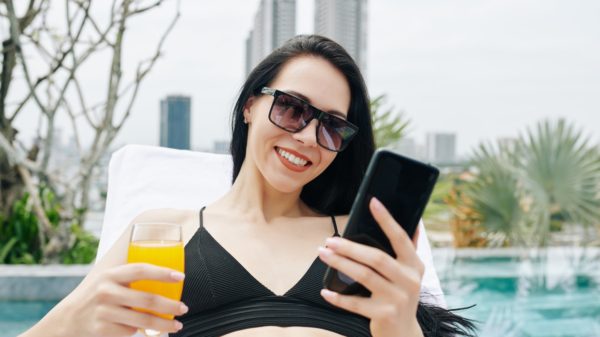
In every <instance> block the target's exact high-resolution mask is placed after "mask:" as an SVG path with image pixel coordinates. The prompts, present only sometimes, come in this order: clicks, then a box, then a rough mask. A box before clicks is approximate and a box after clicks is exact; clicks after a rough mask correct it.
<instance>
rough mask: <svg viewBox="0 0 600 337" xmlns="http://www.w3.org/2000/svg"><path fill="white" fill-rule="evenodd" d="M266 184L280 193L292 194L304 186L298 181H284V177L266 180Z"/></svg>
mask: <svg viewBox="0 0 600 337" xmlns="http://www.w3.org/2000/svg"><path fill="white" fill-rule="evenodd" d="M267 182H268V183H269V184H270V185H271V187H273V188H274V189H276V190H277V191H279V192H282V193H293V192H296V191H298V190H302V188H303V187H304V185H305V184H303V183H302V182H299V181H290V180H289V178H288V179H285V177H281V178H275V179H267ZM307 183H308V182H307Z"/></svg>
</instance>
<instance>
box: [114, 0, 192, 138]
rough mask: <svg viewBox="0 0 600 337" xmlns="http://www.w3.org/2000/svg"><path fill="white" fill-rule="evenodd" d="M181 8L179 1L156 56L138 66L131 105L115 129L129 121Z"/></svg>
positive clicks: (179, 14)
mask: <svg viewBox="0 0 600 337" xmlns="http://www.w3.org/2000/svg"><path fill="white" fill-rule="evenodd" d="M160 2H161V1H158V3H157V4H156V5H160ZM180 6H181V2H180V1H177V10H176V13H175V16H174V17H173V20H171V23H170V24H169V26H168V27H167V29H166V30H165V31H164V33H163V35H162V36H161V38H160V41H159V43H158V46H157V48H156V52H155V53H154V56H152V57H151V58H150V59H148V60H146V61H143V62H140V63H139V64H138V67H137V71H136V77H135V81H134V83H135V85H134V90H133V94H132V95H131V99H130V100H129V104H128V105H127V108H126V109H125V113H124V115H123V118H121V121H119V122H118V123H117V124H116V125H115V129H117V130H119V129H121V127H122V126H123V124H124V123H125V121H126V120H127V117H129V114H130V113H131V108H132V107H133V103H134V102H135V99H136V97H137V93H138V90H139V87H140V84H141V82H142V80H143V79H144V77H146V75H147V74H148V73H149V72H150V70H152V68H153V67H154V64H155V63H156V60H158V58H159V57H160V55H161V51H162V47H163V44H164V42H165V40H166V39H167V36H168V35H169V33H170V32H171V30H173V27H175V23H177V20H179V17H180V16H181V12H180ZM144 63H147V64H148V66H147V67H146V68H145V69H142V67H143V65H144Z"/></svg>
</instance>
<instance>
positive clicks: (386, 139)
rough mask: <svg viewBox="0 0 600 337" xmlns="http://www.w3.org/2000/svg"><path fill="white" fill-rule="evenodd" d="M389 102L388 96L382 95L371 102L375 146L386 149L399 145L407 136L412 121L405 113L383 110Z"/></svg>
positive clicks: (390, 109) (388, 109) (391, 109)
mask: <svg viewBox="0 0 600 337" xmlns="http://www.w3.org/2000/svg"><path fill="white" fill-rule="evenodd" d="M386 100H387V97H386V95H380V96H377V97H375V98H374V99H373V100H371V121H372V123H373V133H374V136H375V145H376V146H377V147H378V148H379V147H385V146H388V145H392V144H395V143H397V142H398V141H399V140H400V139H401V138H402V137H404V136H405V135H406V132H407V128H408V125H409V124H410V120H409V119H408V118H406V116H405V115H404V112H402V111H400V112H398V113H396V112H394V107H393V106H392V107H390V108H387V109H386V110H383V109H382V107H383V105H384V104H385V102H386Z"/></svg>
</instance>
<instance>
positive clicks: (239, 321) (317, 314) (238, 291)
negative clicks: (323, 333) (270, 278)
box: [170, 212, 371, 337]
mask: <svg viewBox="0 0 600 337" xmlns="http://www.w3.org/2000/svg"><path fill="white" fill-rule="evenodd" d="M334 221H335V220H334ZM334 226H335V224H334ZM335 227H336V226H335ZM335 233H336V235H338V232H337V228H335ZM325 270H326V265H325V264H324V263H323V262H322V261H321V260H320V259H319V258H316V259H315V260H314V261H313V263H312V264H311V266H310V267H309V269H308V270H307V272H306V273H305V274H304V275H303V276H302V278H301V279H300V280H299V281H298V282H297V283H296V284H295V285H294V286H293V287H292V288H291V289H290V290H288V291H287V292H286V293H285V294H284V295H282V296H278V295H275V294H274V293H273V292H272V291H271V290H269V289H268V288H266V287H265V286H264V285H263V284H261V283H260V282H259V281H258V280H256V279H255V278H254V277H253V276H252V275H251V274H250V273H249V272H248V271H247V270H246V269H245V268H244V267H243V266H242V265H241V264H240V263H239V262H238V261H237V260H236V259H235V258H234V257H233V256H232V255H231V254H229V252H227V250H225V249H224V248H223V247H222V246H221V245H220V244H219V243H218V242H217V241H216V240H215V239H214V238H213V237H212V236H211V235H210V233H209V232H208V231H207V230H206V229H205V228H204V226H203V225H202V212H200V228H199V229H198V231H197V232H196V233H195V234H194V236H193V237H192V239H191V240H190V241H189V242H188V244H187V245H186V247H185V271H186V278H185V282H184V287H183V294H182V301H183V302H184V303H186V304H187V306H188V307H189V308H190V310H189V312H188V313H186V314H185V315H183V316H180V317H178V319H179V320H180V321H181V322H182V323H183V329H182V330H180V331H179V332H177V333H175V334H170V336H176V337H184V336H185V337H191V336H194V337H196V336H197V337H200V336H202V337H205V336H206V337H212V336H215V337H216V336H222V335H224V334H227V333H231V332H234V331H238V330H243V329H249V328H255V327H261V326H280V327H290V326H303V327H313V328H320V329H325V330H329V331H333V332H335V333H338V334H341V335H344V336H356V337H363V336H371V334H370V331H369V320H368V319H367V318H365V317H363V316H360V315H356V314H354V313H351V312H348V311H345V310H342V309H340V308H337V307H334V306H332V305H331V304H329V303H327V302H326V301H325V300H324V299H323V298H322V297H321V295H320V294H319V292H320V291H321V289H322V287H323V286H322V282H323V275H324V274H325Z"/></svg>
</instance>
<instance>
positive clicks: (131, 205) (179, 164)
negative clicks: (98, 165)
mask: <svg viewBox="0 0 600 337" xmlns="http://www.w3.org/2000/svg"><path fill="white" fill-rule="evenodd" d="M231 174H232V160H231V156H230V155H223V154H213V153H203V152H194V151H183V150H174V149H168V148H162V147H154V146H142V145H126V146H124V147H123V148H121V149H119V150H118V151H116V152H115V153H114V154H113V155H112V157H111V160H110V164H109V174H108V197H107V202H106V211H105V214H104V223H103V225H102V234H101V238H100V246H99V247H98V255H97V260H99V259H100V258H101V257H102V256H104V254H106V252H107V250H108V249H109V248H110V247H111V246H112V245H113V243H114V242H115V241H116V240H117V239H118V238H119V236H120V235H121V234H122V233H123V231H124V230H125V228H126V227H127V225H128V224H129V223H130V222H131V221H132V220H133V219H134V218H135V216H137V215H138V214H140V213H141V212H143V211H145V210H149V209H156V208H180V209H198V210H199V209H200V207H202V206H204V205H207V204H209V203H211V202H212V201H214V200H216V199H217V198H218V197H220V196H221V195H223V194H225V193H226V192H227V191H228V190H229V188H230V187H231ZM417 253H418V255H419V257H420V258H421V260H422V261H423V263H424V264H425V275H424V276H423V281H422V287H421V290H422V291H421V293H422V299H423V301H425V302H428V303H433V304H438V305H441V306H444V307H445V306H446V304H445V301H444V294H443V292H442V289H441V287H440V283H439V280H438V277H437V274H436V272H435V268H434V266H433V258H432V255H431V248H430V246H429V240H428V239H427V233H426V232H425V227H424V226H423V223H421V224H420V236H419V242H418V248H417Z"/></svg>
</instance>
